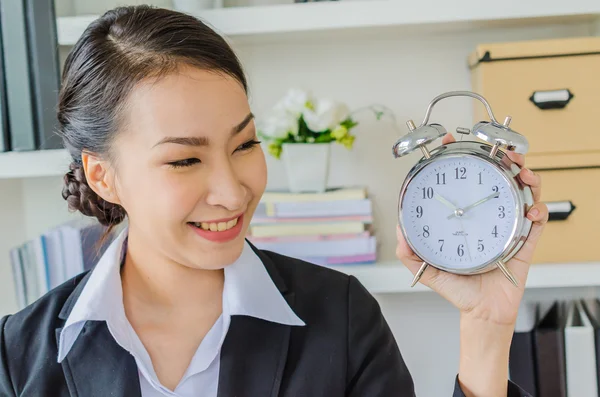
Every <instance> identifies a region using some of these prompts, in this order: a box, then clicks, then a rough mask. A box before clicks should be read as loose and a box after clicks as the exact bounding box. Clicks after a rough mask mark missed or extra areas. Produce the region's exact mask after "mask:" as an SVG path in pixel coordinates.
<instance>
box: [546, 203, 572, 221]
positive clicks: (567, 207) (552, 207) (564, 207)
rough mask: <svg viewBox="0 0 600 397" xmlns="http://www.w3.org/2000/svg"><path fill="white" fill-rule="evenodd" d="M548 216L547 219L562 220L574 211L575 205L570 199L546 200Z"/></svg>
mask: <svg viewBox="0 0 600 397" xmlns="http://www.w3.org/2000/svg"><path fill="white" fill-rule="evenodd" d="M546 205H547V206H548V212H549V213H550V216H549V218H548V220H549V221H564V220H566V219H567V218H568V217H569V216H570V215H571V214H572V213H573V211H575V208H577V207H575V205H574V204H573V202H572V201H552V202H546Z"/></svg>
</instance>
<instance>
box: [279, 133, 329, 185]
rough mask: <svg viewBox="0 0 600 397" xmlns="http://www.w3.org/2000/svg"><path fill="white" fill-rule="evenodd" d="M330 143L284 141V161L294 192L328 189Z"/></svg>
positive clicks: (282, 154) (282, 155)
mask: <svg viewBox="0 0 600 397" xmlns="http://www.w3.org/2000/svg"><path fill="white" fill-rule="evenodd" d="M330 150H331V144H330V143H284V144H283V145H282V152H281V159H282V161H283V164H284V167H285V171H286V174H287V180H288V185H289V190H290V191H291V192H293V193H322V192H324V191H325V189H327V176H328V174H329V157H330Z"/></svg>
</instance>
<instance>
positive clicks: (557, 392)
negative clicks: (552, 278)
mask: <svg viewBox="0 0 600 397" xmlns="http://www.w3.org/2000/svg"><path fill="white" fill-rule="evenodd" d="M565 323H566V318H565V303H564V302H560V301H556V302H554V303H553V304H552V306H551V307H550V309H549V310H548V311H547V312H546V313H545V315H543V316H541V320H540V321H539V322H538V324H537V326H536V329H535V332H534V341H535V345H536V349H535V363H536V373H537V377H538V396H539V397H566V396H567V379H566V368H565Z"/></svg>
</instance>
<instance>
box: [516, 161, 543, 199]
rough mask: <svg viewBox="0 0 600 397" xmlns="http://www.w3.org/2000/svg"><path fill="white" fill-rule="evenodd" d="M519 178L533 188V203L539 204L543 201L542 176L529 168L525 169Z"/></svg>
mask: <svg viewBox="0 0 600 397" xmlns="http://www.w3.org/2000/svg"><path fill="white" fill-rule="evenodd" d="M519 177H520V178H521V180H522V181H523V183H525V184H527V185H529V187H531V192H532V193H533V201H534V202H535V203H537V202H538V201H540V200H541V196H542V176H541V175H540V174H538V173H536V172H533V171H531V170H530V169H529V168H523V169H522V170H521V172H520V173H519Z"/></svg>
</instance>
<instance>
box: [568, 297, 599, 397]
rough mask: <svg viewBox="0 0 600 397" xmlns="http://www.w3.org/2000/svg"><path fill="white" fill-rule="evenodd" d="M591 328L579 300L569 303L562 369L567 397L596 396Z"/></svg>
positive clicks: (596, 384) (594, 355)
mask: <svg viewBox="0 0 600 397" xmlns="http://www.w3.org/2000/svg"><path fill="white" fill-rule="evenodd" d="M594 344H595V341H594V328H593V327H592V323H591V321H590V319H589V317H588V316H587V314H586V313H585V311H584V310H583V309H582V308H581V302H580V301H579V300H577V301H574V302H571V303H570V305H569V311H568V315H567V323H566V326H565V366H566V371H567V372H566V377H567V395H568V396H569V397H578V396H586V397H598V377H597V374H596V372H597V367H596V354H595V349H594Z"/></svg>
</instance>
